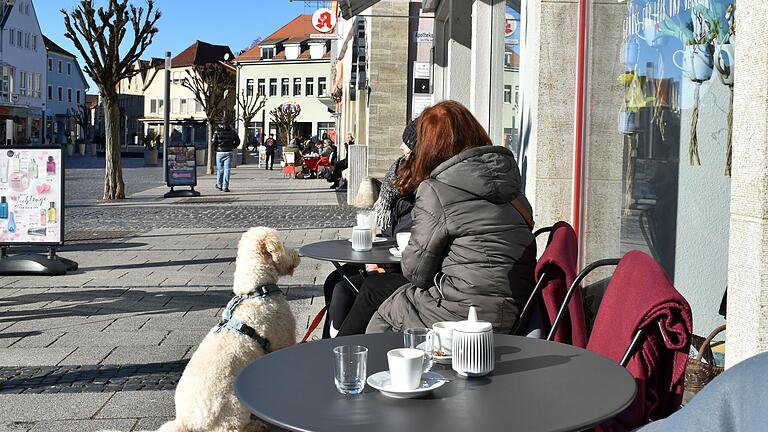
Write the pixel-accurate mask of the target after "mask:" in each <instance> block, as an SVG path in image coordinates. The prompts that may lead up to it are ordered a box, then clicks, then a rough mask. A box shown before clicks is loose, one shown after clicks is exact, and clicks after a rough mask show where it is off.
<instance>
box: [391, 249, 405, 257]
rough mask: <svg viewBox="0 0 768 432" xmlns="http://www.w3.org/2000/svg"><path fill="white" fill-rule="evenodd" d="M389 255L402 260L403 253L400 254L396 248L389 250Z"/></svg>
mask: <svg viewBox="0 0 768 432" xmlns="http://www.w3.org/2000/svg"><path fill="white" fill-rule="evenodd" d="M389 253H391V254H392V255H393V256H395V257H397V258H402V257H403V253H402V252H400V249H398V248H396V247H392V248H389Z"/></svg>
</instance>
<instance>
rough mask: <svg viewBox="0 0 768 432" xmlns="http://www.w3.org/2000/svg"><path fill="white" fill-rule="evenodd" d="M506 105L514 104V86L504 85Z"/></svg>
mask: <svg viewBox="0 0 768 432" xmlns="http://www.w3.org/2000/svg"><path fill="white" fill-rule="evenodd" d="M504 103H505V104H511V103H512V86H511V85H504Z"/></svg>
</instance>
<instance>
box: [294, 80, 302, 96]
mask: <svg viewBox="0 0 768 432" xmlns="http://www.w3.org/2000/svg"><path fill="white" fill-rule="evenodd" d="M293 95H294V96H301V78H294V79H293Z"/></svg>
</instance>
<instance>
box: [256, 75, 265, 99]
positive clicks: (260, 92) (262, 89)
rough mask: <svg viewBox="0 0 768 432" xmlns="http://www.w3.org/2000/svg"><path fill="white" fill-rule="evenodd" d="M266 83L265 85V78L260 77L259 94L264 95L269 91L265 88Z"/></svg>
mask: <svg viewBox="0 0 768 432" xmlns="http://www.w3.org/2000/svg"><path fill="white" fill-rule="evenodd" d="M264 85H265V84H264V78H259V84H258V86H259V88H258V90H257V91H258V92H259V94H260V95H262V96H264V95H265V94H267V92H266V90H265V88H264Z"/></svg>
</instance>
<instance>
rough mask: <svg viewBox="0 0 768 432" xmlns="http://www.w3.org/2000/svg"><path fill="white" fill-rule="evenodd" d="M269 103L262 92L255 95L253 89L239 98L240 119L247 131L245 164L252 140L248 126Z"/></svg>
mask: <svg viewBox="0 0 768 432" xmlns="http://www.w3.org/2000/svg"><path fill="white" fill-rule="evenodd" d="M266 103H267V96H266V95H265V94H262V93H261V92H256V93H254V91H253V88H248V89H247V90H246V89H243V90H242V91H241V92H240V95H239V96H238V97H237V106H238V108H239V109H240V116H239V117H240V118H239V120H241V121H242V122H243V128H244V129H245V131H246V134H245V140H244V144H243V163H245V152H246V148H247V146H248V142H249V141H250V139H251V138H253V137H250V136H248V125H249V124H251V121H252V120H253V119H254V117H256V115H257V114H258V113H259V112H260V111H261V110H263V109H264V104H266Z"/></svg>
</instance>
